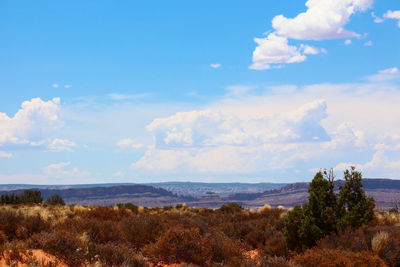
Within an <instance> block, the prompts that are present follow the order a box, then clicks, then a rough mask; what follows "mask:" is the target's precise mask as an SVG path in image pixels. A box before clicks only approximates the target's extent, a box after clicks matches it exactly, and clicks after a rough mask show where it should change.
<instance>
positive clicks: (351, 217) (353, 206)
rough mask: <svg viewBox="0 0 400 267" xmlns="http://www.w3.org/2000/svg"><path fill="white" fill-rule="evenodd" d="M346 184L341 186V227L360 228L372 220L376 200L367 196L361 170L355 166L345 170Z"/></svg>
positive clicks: (339, 217) (339, 221) (339, 206)
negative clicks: (357, 169)
mask: <svg viewBox="0 0 400 267" xmlns="http://www.w3.org/2000/svg"><path fill="white" fill-rule="evenodd" d="M344 179H345V181H346V182H345V184H344V185H343V186H340V192H339V199H338V202H339V205H338V216H337V217H338V223H339V227H340V228H341V229H345V228H347V227H352V228H358V227H360V226H361V225H362V224H364V223H367V222H369V221H371V220H372V218H373V216H374V208H375V202H374V199H373V198H372V197H367V196H366V195H365V191H364V189H363V185H362V182H361V180H362V176H361V172H358V171H355V168H354V167H351V169H350V170H346V171H345V172H344Z"/></svg>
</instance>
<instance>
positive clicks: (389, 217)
mask: <svg viewBox="0 0 400 267" xmlns="http://www.w3.org/2000/svg"><path fill="white" fill-rule="evenodd" d="M375 218H376V220H377V221H378V224H380V225H393V226H400V213H398V212H388V211H385V212H375Z"/></svg>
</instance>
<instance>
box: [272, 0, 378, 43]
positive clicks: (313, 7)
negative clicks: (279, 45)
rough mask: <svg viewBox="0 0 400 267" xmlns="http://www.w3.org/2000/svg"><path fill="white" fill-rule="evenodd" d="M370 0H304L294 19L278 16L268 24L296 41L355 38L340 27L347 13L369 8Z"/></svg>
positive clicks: (347, 15) (355, 34)
mask: <svg viewBox="0 0 400 267" xmlns="http://www.w3.org/2000/svg"><path fill="white" fill-rule="evenodd" d="M373 2H374V1H373V0H325V1H321V0H308V1H307V2H306V6H307V11H306V12H302V13H300V14H298V15H297V16H296V17H294V18H286V17H285V16H283V15H278V16H276V17H274V18H273V20H272V27H273V28H274V29H275V30H276V32H277V33H278V34H279V35H282V36H286V37H288V38H292V39H298V40H326V39H334V38H349V37H359V34H357V33H355V32H352V31H349V30H346V29H345V28H344V26H345V25H346V24H347V23H348V22H349V21H350V16H351V15H352V14H354V13H355V12H358V11H361V12H362V11H365V10H367V9H369V8H371V6H372V4H373Z"/></svg>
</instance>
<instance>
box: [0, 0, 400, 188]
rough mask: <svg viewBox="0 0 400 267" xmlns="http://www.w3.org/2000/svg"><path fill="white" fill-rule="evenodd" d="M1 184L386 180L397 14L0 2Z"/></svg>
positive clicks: (398, 60)
mask: <svg viewBox="0 0 400 267" xmlns="http://www.w3.org/2000/svg"><path fill="white" fill-rule="evenodd" d="M0 43H1V46H0V183H51V184H65V183H91V182H152V181H169V180H181V181H207V182H210V181H215V182H237V181H238V182H292V181H306V180H310V179H311V178H312V176H313V172H315V171H316V170H318V169H319V168H330V167H334V168H335V169H336V170H337V172H338V173H339V172H340V171H341V170H343V169H344V168H346V167H347V166H349V165H355V166H356V167H357V168H359V169H360V170H361V171H362V172H363V173H364V176H366V177H389V178H394V179H396V178H400V176H399V174H398V173H400V172H399V171H400V105H399V103H400V70H399V68H400V48H399V47H400V2H399V1H397V0H375V1H374V0H341V1H339V0H324V1H317V0H308V1H306V0H295V1H293V0H285V1H279V2H278V1H251V2H248V1H247V2H246V1H201V2H195V1H143V2H139V1H118V2H115V1H101V0H96V1H34V2H33V1H12V0H2V1H0Z"/></svg>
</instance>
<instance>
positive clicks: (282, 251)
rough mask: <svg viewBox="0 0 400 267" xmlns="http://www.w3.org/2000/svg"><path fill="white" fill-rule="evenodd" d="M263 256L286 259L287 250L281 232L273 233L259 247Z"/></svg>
mask: <svg viewBox="0 0 400 267" xmlns="http://www.w3.org/2000/svg"><path fill="white" fill-rule="evenodd" d="M261 249H262V251H263V253H264V254H266V255H268V256H272V257H274V256H277V257H287V256H288V248H287V245H286V242H285V237H284V236H283V234H282V232H273V233H272V235H271V236H270V237H269V238H268V239H267V240H266V242H265V245H264V246H262V247H261Z"/></svg>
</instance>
